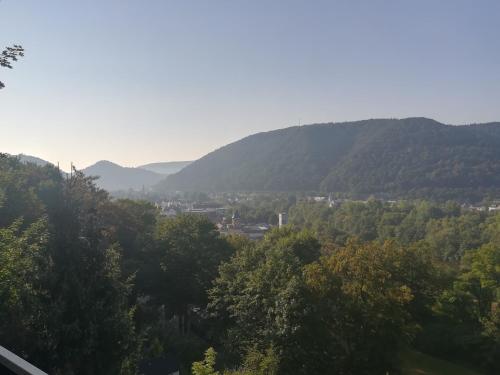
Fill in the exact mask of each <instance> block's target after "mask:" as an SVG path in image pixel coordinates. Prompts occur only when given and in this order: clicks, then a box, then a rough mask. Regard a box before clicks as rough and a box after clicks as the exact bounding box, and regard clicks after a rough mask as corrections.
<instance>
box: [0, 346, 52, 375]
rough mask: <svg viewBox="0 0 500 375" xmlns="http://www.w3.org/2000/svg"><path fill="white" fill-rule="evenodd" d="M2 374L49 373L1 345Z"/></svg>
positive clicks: (42, 374)
mask: <svg viewBox="0 0 500 375" xmlns="http://www.w3.org/2000/svg"><path fill="white" fill-rule="evenodd" d="M0 374H15V375H47V373H46V372H43V371H42V370H40V369H37V368H36V367H35V366H33V365H32V364H31V363H28V362H26V361H25V360H24V359H22V358H20V357H18V356H17V355H15V354H14V353H12V352H10V351H8V350H7V349H5V348H4V347H3V346H0Z"/></svg>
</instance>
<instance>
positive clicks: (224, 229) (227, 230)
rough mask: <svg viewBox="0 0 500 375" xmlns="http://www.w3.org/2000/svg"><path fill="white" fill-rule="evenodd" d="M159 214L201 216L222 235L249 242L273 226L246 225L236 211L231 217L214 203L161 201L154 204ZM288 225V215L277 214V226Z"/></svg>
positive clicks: (258, 238) (261, 235) (267, 224)
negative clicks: (241, 238)
mask: <svg viewBox="0 0 500 375" xmlns="http://www.w3.org/2000/svg"><path fill="white" fill-rule="evenodd" d="M156 207H157V208H158V209H159V210H160V214H161V215H162V216H165V217H170V218H173V217H175V216H177V215H179V214H181V213H186V214H194V215H202V216H205V217H207V218H208V219H209V220H210V221H212V222H213V223H214V224H215V225H216V227H217V229H218V230H219V232H220V233H221V234H222V235H241V236H245V237H247V238H249V239H251V240H260V239H262V238H263V237H264V235H265V234H266V232H267V231H269V230H270V229H271V228H272V227H273V225H271V224H269V223H246V222H244V220H242V218H241V216H240V213H239V212H238V211H237V210H236V211H234V212H233V214H232V216H231V217H229V215H227V213H228V210H227V209H226V208H224V207H220V206H219V205H218V204H216V203H210V202H208V203H190V202H187V201H182V200H171V201H163V202H160V203H157V204H156ZM287 224H288V215H287V214H286V213H285V212H281V213H279V214H278V226H279V227H282V226H284V225H287Z"/></svg>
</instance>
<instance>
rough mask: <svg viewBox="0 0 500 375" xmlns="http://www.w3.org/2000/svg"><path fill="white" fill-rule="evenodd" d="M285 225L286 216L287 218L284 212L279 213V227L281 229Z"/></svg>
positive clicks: (286, 221)
mask: <svg viewBox="0 0 500 375" xmlns="http://www.w3.org/2000/svg"><path fill="white" fill-rule="evenodd" d="M287 224H288V216H287V214H286V212H280V213H279V214H278V225H279V227H280V228H281V227H282V226H283V225H287Z"/></svg>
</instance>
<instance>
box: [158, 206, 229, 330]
mask: <svg viewBox="0 0 500 375" xmlns="http://www.w3.org/2000/svg"><path fill="white" fill-rule="evenodd" d="M156 240H157V244H158V245H157V258H156V259H157V260H158V264H159V267H160V268H158V269H157V271H156V276H155V277H156V279H155V280H156V282H155V285H153V286H152V288H153V290H152V291H151V295H152V296H153V298H155V299H156V300H157V302H158V303H159V304H161V305H164V306H165V308H166V309H167V310H170V312H171V313H172V314H174V315H176V316H177V317H178V319H179V328H180V330H181V331H182V332H185V333H187V332H188V330H189V327H190V322H189V315H190V311H191V308H192V307H198V308H204V307H205V306H206V304H207V301H208V297H207V290H208V289H209V288H210V286H211V283H212V280H213V279H214V278H215V277H216V275H217V270H218V267H219V264H220V263H221V262H222V261H224V260H226V259H228V258H229V257H230V255H231V253H232V250H231V247H230V246H229V244H228V242H227V241H225V240H224V239H223V238H221V237H220V234H219V232H218V231H217V230H216V228H215V226H214V224H213V223H212V222H210V220H208V219H207V218H205V217H202V216H197V215H181V216H178V217H176V218H174V219H166V220H163V221H161V222H160V223H159V225H158V229H157V234H156ZM152 259H155V258H154V257H153V258H152ZM156 259H155V260H154V261H155V262H156V261H157V260H156Z"/></svg>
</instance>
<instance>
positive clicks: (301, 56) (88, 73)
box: [0, 0, 500, 168]
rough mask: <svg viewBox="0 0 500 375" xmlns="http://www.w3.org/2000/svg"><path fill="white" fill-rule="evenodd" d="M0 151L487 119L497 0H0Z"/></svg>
mask: <svg viewBox="0 0 500 375" xmlns="http://www.w3.org/2000/svg"><path fill="white" fill-rule="evenodd" d="M0 25H1V33H0V46H1V47H3V46H6V45H10V44H11V43H20V44H22V45H23V46H24V47H25V48H26V58H24V59H23V61H20V62H19V63H17V64H16V66H15V69H14V70H12V71H8V70H7V69H2V70H0V78H1V80H3V81H4V83H5V84H6V85H7V87H6V88H5V89H4V90H1V91H0V151H3V152H9V153H21V152H22V153H26V154H32V155H36V156H39V157H42V158H44V159H47V160H50V161H52V162H57V161H60V162H61V165H62V166H63V167H64V168H67V166H68V165H69V162H70V161H71V160H72V161H73V162H75V163H76V165H77V167H85V166H87V165H89V164H91V163H93V162H95V161H97V160H100V159H108V160H112V161H115V162H118V163H121V164H123V165H128V166H134V165H139V164H142V163H146V162H153V161H169V160H187V159H194V158H198V157H200V156H202V155H204V154H205V153H207V152H209V151H211V150H213V149H215V148H218V147H220V146H223V145H224V144H226V143H229V142H232V141H235V140H237V139H239V138H241V137H243V136H246V135H249V134H252V133H255V132H259V131H265V130H271V129H276V128H282V127H286V126H291V125H296V124H297V123H299V121H300V122H301V123H302V124H304V123H314V122H328V121H344V120H358V119H365V118H374V117H409V116H426V117H431V118H435V119H436V120H438V121H442V122H445V123H454V124H463V123H471V122H486V121H500V1H497V0H495V1H493V0H492V1H482V0H474V1H473V0H469V1H461V0H449V1H444V0H432V1H430V0H429V1H426V0H418V1H410V0H408V1H406V0H398V1H389V0H386V1H377V0H366V1H356V0H350V1H334V0H331V1H320V0H317V1H314V0H301V1H299V0H287V1H278V0H275V1H272V0H267V1H258V0H247V1H238V0H225V1H222V0H220V1H219V0H203V1H201V0H200V1H190V0H178V1H169V0H141V1H139V0H135V1H132V0H85V1H84V0H43V1H42V0H3V1H0Z"/></svg>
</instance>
